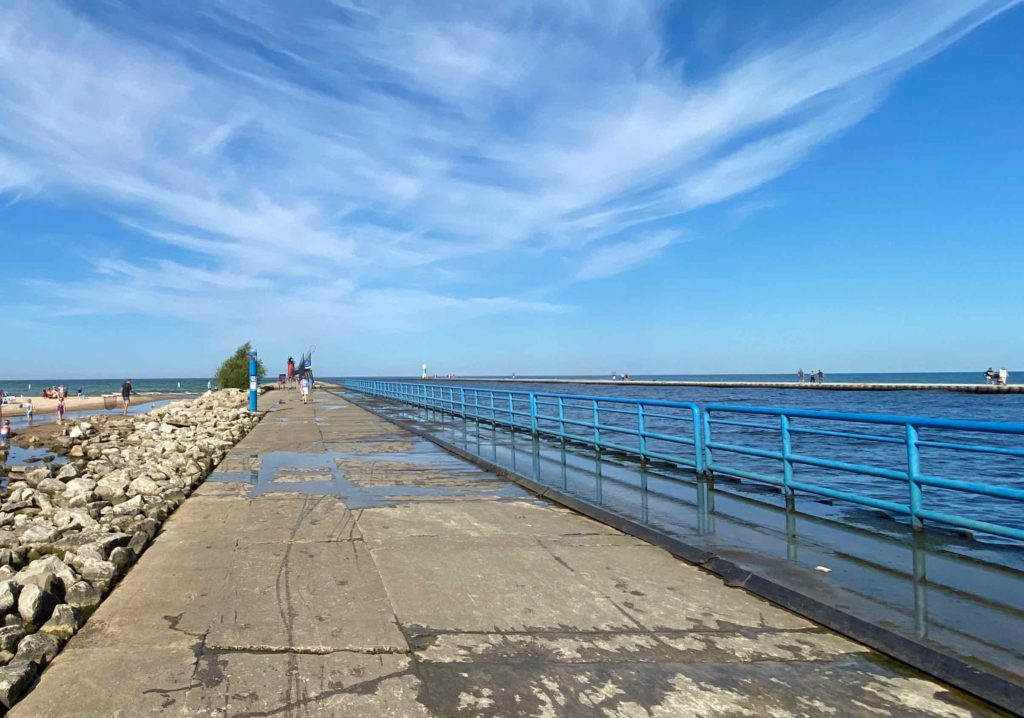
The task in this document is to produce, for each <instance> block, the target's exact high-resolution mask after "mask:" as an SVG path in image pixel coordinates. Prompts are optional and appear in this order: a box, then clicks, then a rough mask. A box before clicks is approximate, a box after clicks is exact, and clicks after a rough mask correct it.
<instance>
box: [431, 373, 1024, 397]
mask: <svg viewBox="0 0 1024 718" xmlns="http://www.w3.org/2000/svg"><path fill="white" fill-rule="evenodd" d="M413 381H415V380H413ZM423 381H427V382H437V383H445V382H452V381H459V382H486V383H488V384H490V383H499V384H524V383H525V384H584V385H585V384H594V385H606V386H607V385H611V386H683V387H685V386H690V387H712V388H719V389H799V390H807V391H955V392H960V393H966V394H1024V384H909V383H907V384H903V383H860V382H858V383H853V382H834V383H829V382H824V383H821V384H818V383H814V384H811V383H809V382H805V383H803V384H801V383H799V382H795V381H682V380H674V379H629V380H622V379H553V378H545V379H532V378H523V379H507V378H503V379H494V378H490V377H462V376H460V377H458V378H454V379H446V378H441V377H439V378H437V379H426V380H423Z"/></svg>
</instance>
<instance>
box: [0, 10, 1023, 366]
mask: <svg viewBox="0 0 1024 718" xmlns="http://www.w3.org/2000/svg"><path fill="white" fill-rule="evenodd" d="M1021 37H1024V7H1021V4H1020V3H1018V2H1014V1H1013V0H914V1H907V2H901V1H899V0H884V1H875V0H857V1H854V2H837V3H829V2H817V1H814V2H809V1H807V0H800V1H786V0H779V1H777V2H771V3H750V2H746V1H745V0H735V1H728V0H723V1H721V2H715V3H705V2H682V1H676V2H641V1H640V0H624V1H622V2H614V1H612V0H608V1H596V2H584V1H583V0H548V1H545V2H529V1H524V0H515V1H510V2H503V1H501V0H497V1H495V2H488V3H454V2H411V1H410V2H401V1H400V0H388V1H386V2H384V1H382V2H370V1H369V0H333V1H328V0H322V1H319V2H313V1H312V0H309V1H306V0H301V1H300V0H293V1H291V2H285V1H283V0H281V1H277V0H225V1H224V2H219V1H217V0H208V1H206V2H195V3H156V2H141V1H138V2H136V1H134V0H132V1H129V0H4V1H3V2H0V268H2V271H3V275H4V276H3V278H2V280H0V287H2V291H3V304H4V307H3V311H2V312H0V376H4V377H7V378H23V377H41V376H50V377H60V376H66V377H78V378H83V377H108V376H121V375H129V374H131V375H132V376H135V377H140V378H142V377H146V376H151V377H156V376H197V377H202V376H209V375H210V374H211V373H212V371H213V369H214V368H215V367H216V366H217V364H218V363H219V362H220V361H221V360H222V359H223V358H224V357H225V356H226V355H228V354H229V353H230V352H231V351H232V350H233V349H234V348H235V347H237V346H238V345H239V344H241V343H243V342H245V341H252V342H253V344H254V345H255V347H256V348H257V350H258V351H259V352H260V354H261V356H262V357H263V358H264V360H265V362H266V363H267V365H268V368H269V369H270V370H271V371H272V372H274V371H275V369H276V368H277V365H283V361H284V359H285V358H286V357H287V356H288V355H289V354H298V353H300V352H301V351H303V350H305V349H307V348H309V347H315V354H314V358H315V360H316V361H315V364H316V367H317V369H318V371H319V373H320V374H321V375H335V376H341V375H396V374H398V375H404V374H416V373H418V371H419V367H420V364H421V363H424V362H425V363H427V364H428V365H429V367H430V371H431V372H438V373H442V374H447V373H449V372H451V373H455V374H462V375H469V374H496V375H501V374H511V373H519V374H523V375H526V374H558V373H567V374H588V373H593V374H606V373H608V372H609V371H613V370H614V371H628V372H630V373H632V374H634V375H640V374H652V373H669V374H677V373H684V374H685V373H751V372H787V373H788V372H791V371H795V370H796V368H798V367H804V368H807V367H811V366H813V367H819V366H820V367H822V368H824V369H825V370H826V371H829V372H833V373H834V372H843V371H858V372H860V371H925V370H932V371H956V370H975V369H979V368H984V367H987V366H990V365H996V366H999V365H1006V366H1011V367H1012V366H1024V331H1022V328H1021V324H1020V318H1021V317H1022V316H1024V290H1022V289H1021V287H1022V285H1024V282H1022V281H1021V270H1020V268H1021V266H1024V236H1022V230H1021V227H1024V201H1022V199H1021V198H1022V197H1024V92H1022V89H1024V43H1021V42H1020V38H1021Z"/></svg>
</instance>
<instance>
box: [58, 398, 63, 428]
mask: <svg viewBox="0 0 1024 718" xmlns="http://www.w3.org/2000/svg"><path fill="white" fill-rule="evenodd" d="M57 423H58V424H63V423H64V396H63V395H61V396H59V397H57Z"/></svg>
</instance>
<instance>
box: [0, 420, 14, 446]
mask: <svg viewBox="0 0 1024 718" xmlns="http://www.w3.org/2000/svg"><path fill="white" fill-rule="evenodd" d="M13 433H14V432H13V431H11V420H10V419H4V423H3V425H0V442H3V441H7V440H8V439H9V438H11V436H12V435H13Z"/></svg>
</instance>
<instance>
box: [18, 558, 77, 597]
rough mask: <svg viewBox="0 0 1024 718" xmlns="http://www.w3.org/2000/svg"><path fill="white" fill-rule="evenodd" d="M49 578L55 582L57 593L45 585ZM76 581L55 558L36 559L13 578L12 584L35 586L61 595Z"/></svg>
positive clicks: (73, 573) (61, 562) (64, 564)
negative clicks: (52, 578)
mask: <svg viewBox="0 0 1024 718" xmlns="http://www.w3.org/2000/svg"><path fill="white" fill-rule="evenodd" d="M50 576H52V577H54V579H55V580H56V583H57V591H53V590H52V589H50V588H47V586H46V585H45V582H46V578H47V577H50ZM77 580H78V576H77V575H76V574H75V572H74V571H73V570H72V569H71V567H70V566H68V565H67V564H66V563H64V562H63V561H61V560H60V559H59V558H57V557H56V556H46V557H44V558H40V559H36V560H35V561H33V562H32V563H30V564H29V565H28V566H26V567H25V568H23V569H22V570H21V571H19V572H18V573H16V574H15V576H14V582H15V583H17V584H18V585H19V586H26V585H28V584H35V585H36V586H39V587H40V588H42V589H45V590H47V591H50V592H51V593H59V594H61V595H63V594H64V591H66V590H67V588H68V586H70V585H71V584H73V583H74V582H75V581H77Z"/></svg>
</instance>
